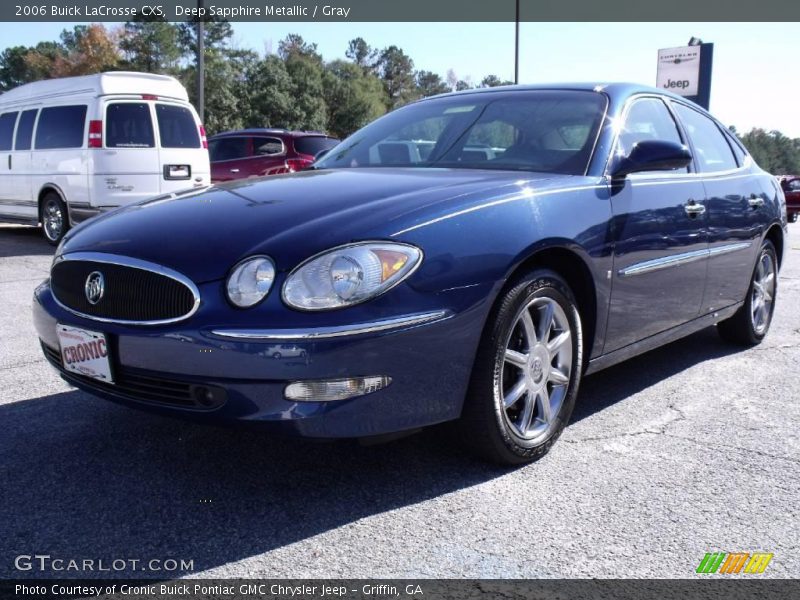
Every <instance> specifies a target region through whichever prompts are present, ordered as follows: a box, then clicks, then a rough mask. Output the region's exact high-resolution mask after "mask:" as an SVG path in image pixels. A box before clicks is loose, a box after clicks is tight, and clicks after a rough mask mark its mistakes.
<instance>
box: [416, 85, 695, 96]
mask: <svg viewBox="0 0 800 600" xmlns="http://www.w3.org/2000/svg"><path fill="white" fill-rule="evenodd" d="M533 90H542V91H545V90H550V91H557V90H575V91H586V92H605V93H607V94H608V95H610V96H632V95H634V94H658V95H661V96H667V97H670V98H674V99H676V100H683V101H686V98H684V97H683V96H679V95H678V94H674V93H672V92H670V91H667V90H665V89H663V88H657V87H653V86H650V85H644V84H641V83H632V82H624V81H616V82H609V81H587V82H571V83H569V82H567V83H537V84H518V85H499V86H496V87H485V88H472V89H469V90H462V91H460V92H447V93H445V94H438V95H436V96H430V97H429V98H443V97H445V96H461V95H470V94H492V93H499V92H509V91H533ZM427 99H428V98H426V100H427Z"/></svg>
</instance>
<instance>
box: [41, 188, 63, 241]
mask: <svg viewBox="0 0 800 600" xmlns="http://www.w3.org/2000/svg"><path fill="white" fill-rule="evenodd" d="M40 219H41V221H42V232H43V233H44V237H45V239H46V240H47V241H48V242H49V243H50V244H51V245H53V246H57V245H58V243H59V242H60V241H61V238H63V237H64V235H65V234H66V233H67V230H68V229H69V215H68V214H67V205H66V204H64V201H63V200H62V199H61V197H60V196H59V195H58V194H56V193H55V192H47V194H45V196H44V198H43V199H42V208H41V214H40Z"/></svg>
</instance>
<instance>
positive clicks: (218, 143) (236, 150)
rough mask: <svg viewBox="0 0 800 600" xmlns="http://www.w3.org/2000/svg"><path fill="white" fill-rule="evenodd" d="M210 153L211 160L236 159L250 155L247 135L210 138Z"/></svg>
mask: <svg viewBox="0 0 800 600" xmlns="http://www.w3.org/2000/svg"><path fill="white" fill-rule="evenodd" d="M208 154H209V157H210V159H211V162H218V161H221V160H236V159H239V158H246V157H247V156H249V155H250V152H249V144H248V139H247V138H246V137H238V136H236V137H223V138H217V139H212V140H209V142H208Z"/></svg>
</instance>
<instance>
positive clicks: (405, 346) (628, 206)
mask: <svg viewBox="0 0 800 600" xmlns="http://www.w3.org/2000/svg"><path fill="white" fill-rule="evenodd" d="M785 235H786V209H785V200H784V197H783V193H782V191H781V188H780V186H779V185H778V184H777V182H776V180H775V178H773V177H772V176H770V175H769V174H767V173H765V172H764V171H762V170H761V169H760V168H759V167H758V166H757V165H756V164H755V163H754V161H753V159H752V158H751V156H750V155H749V154H748V152H747V150H746V149H745V148H744V147H743V146H742V144H741V143H740V142H739V141H738V140H737V139H736V138H735V137H734V136H733V135H732V134H731V132H730V131H728V130H727V129H726V128H725V127H723V126H722V125H721V124H720V123H719V122H718V121H716V120H715V119H714V118H713V117H711V116H710V115H709V114H708V113H707V112H705V111H704V110H702V109H701V108H699V107H698V106H696V105H695V104H693V103H691V102H688V101H687V100H685V99H683V98H681V97H678V96H675V95H672V94H669V93H665V92H664V91H663V90H657V89H652V88H647V87H642V86H636V85H630V84H610V85H556V86H538V87H531V86H519V87H505V88H494V89H480V90H472V91H469V92H466V93H458V94H448V95H443V96H437V97H434V98H430V99H426V100H423V101H420V102H416V103H414V104H411V105H408V106H405V107H403V108H401V109H399V110H396V111H394V112H392V113H390V114H388V115H386V116H384V117H383V118H381V119H378V120H377V121H375V122H373V123H372V124H370V125H368V126H367V127H365V128H363V129H361V130H360V131H357V132H356V133H354V134H353V135H352V136H350V137H349V138H347V139H346V140H344V141H343V142H341V143H340V144H339V145H337V146H335V147H334V148H333V149H332V150H330V151H329V152H328V154H326V155H325V156H324V157H321V158H319V159H318V160H317V162H316V163H315V165H314V167H313V169H312V170H310V171H306V172H302V173H297V174H293V175H287V176H278V177H270V178H268V179H261V180H246V181H242V182H238V183H235V184H231V185H226V186H220V187H211V188H207V189H204V190H200V191H197V190H195V191H191V192H187V193H185V194H172V195H170V196H165V197H159V198H154V199H151V200H149V201H145V202H142V203H139V204H135V205H132V206H129V207H126V208H123V209H119V210H116V211H114V212H112V213H109V214H106V215H103V216H101V217H98V218H96V219H94V220H92V221H90V222H87V223H86V224H85V225H82V226H80V227H78V228H76V229H74V230H73V231H71V232H70V233H69V234H68V235H67V236H66V238H65V239H64V240H63V242H62V243H61V245H60V246H59V248H58V250H57V252H56V256H55V259H54V261H53V266H52V271H51V274H50V278H49V279H48V280H47V281H45V282H44V283H42V284H41V285H40V286H39V287H38V288H37V289H36V292H35V298H34V300H35V301H34V320H35V324H36V328H37V331H38V335H39V338H40V340H41V345H42V349H43V351H44V355H45V356H46V357H47V359H48V360H49V361H50V362H51V363H52V364H53V366H54V367H55V368H56V369H57V370H58V371H59V373H60V374H61V376H62V377H63V378H64V379H66V380H67V381H68V382H69V383H71V384H73V385H75V386H76V387H78V388H81V389H83V390H86V391H87V392H89V393H91V394H94V395H96V396H99V397H102V398H106V399H108V400H112V401H116V402H120V403H123V404H127V405H130V406H136V407H140V408H145V409H149V410H155V411H159V412H161V413H164V414H168V415H176V416H184V417H191V418H196V419H205V420H211V421H214V422H245V423H252V424H258V425H259V426H261V427H263V428H265V429H268V430H272V431H275V432H280V433H288V434H294V435H299V436H306V437H313V438H343V437H347V438H375V437H377V438H381V437H388V436H391V435H394V434H398V433H404V432H410V431H414V430H417V429H419V428H422V427H425V426H428V425H433V424H437V423H443V422H446V421H456V423H455V425H456V426H457V428H458V429H459V430H460V432H461V433H462V437H463V440H464V443H465V444H466V445H467V446H468V447H469V448H470V449H471V450H474V451H475V452H477V453H479V454H481V455H483V456H485V457H488V458H489V459H491V460H494V461H499V462H502V463H507V464H515V463H521V462H525V461H530V460H534V459H537V458H539V457H541V456H543V455H544V454H545V453H546V452H547V451H548V449H549V448H550V447H551V446H552V444H553V443H554V442H555V440H556V439H557V438H558V436H559V435H560V433H561V432H562V430H563V429H564V427H565V425H566V424H567V422H568V420H569V417H570V414H571V413H572V410H573V407H574V405H575V401H576V397H577V395H578V387H579V384H580V381H581V377H582V376H583V375H586V374H588V373H592V372H594V371H597V370H599V369H603V368H605V367H608V366H609V365H613V364H615V363H618V362H620V361H622V360H625V359H627V358H629V357H631V356H634V355H637V354H640V353H642V352H645V351H647V350H650V349H652V348H655V347H657V346H659V345H662V344H665V343H667V342H670V341H672V340H675V339H677V338H680V337H682V336H686V335H688V334H690V333H692V332H695V331H697V330H699V329H701V328H704V327H708V326H711V325H716V327H717V329H718V331H719V333H720V334H721V335H722V336H723V337H724V338H725V339H727V340H730V341H732V342H735V343H739V344H757V343H759V342H760V341H761V340H762V339H763V338H764V336H765V335H766V334H767V331H768V329H769V326H770V321H771V319H772V314H773V311H774V308H775V300H776V291H777V288H776V286H777V271H778V269H779V267H780V263H781V258H782V253H783V246H784V240H785Z"/></svg>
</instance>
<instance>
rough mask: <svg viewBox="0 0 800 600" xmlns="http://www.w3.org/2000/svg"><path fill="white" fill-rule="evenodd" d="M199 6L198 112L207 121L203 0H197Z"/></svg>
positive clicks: (201, 118)
mask: <svg viewBox="0 0 800 600" xmlns="http://www.w3.org/2000/svg"><path fill="white" fill-rule="evenodd" d="M197 8H198V9H200V10H199V11H198V12H199V13H200V17H198V19H197V106H196V108H197V114H198V115H200V122H201V123H205V122H206V115H205V103H206V97H205V96H206V95H205V85H206V49H205V27H204V23H203V19H205V17H204V16H203V14H204V12H205V11H204V10H203V0H197Z"/></svg>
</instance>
